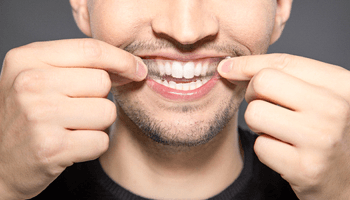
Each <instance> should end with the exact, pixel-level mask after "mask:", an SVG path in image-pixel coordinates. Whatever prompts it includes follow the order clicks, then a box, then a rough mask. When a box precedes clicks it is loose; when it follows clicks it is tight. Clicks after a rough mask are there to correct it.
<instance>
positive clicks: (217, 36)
mask: <svg viewBox="0 0 350 200" xmlns="http://www.w3.org/2000/svg"><path fill="white" fill-rule="evenodd" d="M70 2H71V4H72V8H73V14H74V17H75V20H76V22H77V25H78V27H79V28H80V29H81V30H82V32H84V33H85V34H86V35H88V36H91V37H93V38H94V39H73V40H61V41H51V42H40V43H33V44H29V45H26V46H23V47H19V48H16V49H14V50H11V51H10V52H9V53H8V54H7V56H6V57H5V61H4V64H3V71H2V73H1V77H0V108H1V109H0V121H1V123H0V136H1V138H2V140H1V141H0V160H1V162H0V163H1V164H0V177H1V178H0V194H1V195H2V196H0V197H1V198H2V199H25V198H30V197H33V196H35V195H37V194H39V193H40V192H41V191H42V190H44V189H45V188H46V187H47V186H48V184H50V182H52V181H53V180H54V179H55V178H56V177H57V176H58V175H59V174H60V173H61V172H62V171H63V170H64V169H65V168H66V167H67V166H70V165H72V164H73V163H75V162H83V161H87V160H92V159H96V158H100V162H101V164H102V167H103V168H104V170H105V171H106V173H107V174H108V175H109V176H110V177H111V178H112V179H113V180H115V181H116V182H117V183H119V184H120V185H122V186H123V187H125V188H126V189H129V190H130V191H132V192H134V193H136V194H139V195H142V196H145V197H149V198H161V199H169V198H171V199H178V198H180V199H184V198H187V199H203V198H208V197H211V196H213V195H215V194H217V193H219V192H221V191H222V190H223V189H225V188H226V187H227V186H228V185H230V184H231V183H232V182H233V181H234V180H235V179H236V178H237V176H238V175H239V173H240V171H241V169H242V164H243V163H242V156H244V152H242V151H241V149H240V148H239V138H238V136H237V132H236V131H235V130H237V109H236V108H237V105H238V104H239V103H240V102H241V100H242V98H243V96H244V95H245V98H246V100H247V102H248V103H249V105H248V109H247V111H246V114H245V116H246V121H247V124H248V125H249V126H250V128H251V129H252V130H254V131H255V132H257V133H263V134H262V135H261V136H260V137H259V138H258V139H257V141H256V144H255V147H254V150H255V152H256V154H257V155H258V157H259V159H260V160H261V161H262V162H263V163H264V164H266V165H267V166H269V167H271V168H272V169H273V170H275V171H277V172H278V173H280V174H281V175H282V177H283V178H284V179H286V180H287V181H288V182H289V183H290V184H291V186H292V188H293V190H294V191H295V192H296V194H297V195H298V197H299V198H300V199H345V198H346V197H348V196H349V195H350V194H349V188H348V185H349V183H348V179H349V177H350V172H349V170H348V169H349V167H350V166H349V165H350V160H349V159H350V157H349V153H350V150H349V149H348V146H349V142H350V141H349V134H350V133H349V132H350V130H349V127H350V126H349V115H350V106H349V102H350V93H349V91H350V83H349V80H350V73H349V71H347V70H345V69H343V68H340V67H337V66H334V65H330V64H326V63H322V62H319V61H315V60H311V59H306V58H302V57H296V56H291V55H284V54H274V55H256V54H263V53H266V51H267V48H268V46H269V45H270V44H272V43H273V42H275V41H276V40H277V39H278V37H279V36H280V34H281V33H282V30H283V28H284V25H285V23H286V21H287V20H288V17H289V13H290V8H291V4H292V2H291V0H277V1H272V0H260V1H257V0H248V1H238V0H232V1H221V2H219V3H218V2H217V1H213V0H211V1H205V2H204V1H200V0H191V1H188V0H186V1H185V0H179V1H173V0H166V1H164V0H163V1H156V0H151V1H136V0H127V1H126V0H120V1H112V0H104V1H97V0H95V1H93V0H91V1H86V0H71V1H70ZM153 5H157V7H155V6H153ZM170 10H171V12H170ZM135 13H137V15H135ZM247 13H250V14H249V15H247ZM204 22H205V23H204ZM137 44H148V45H151V47H156V48H153V49H152V48H144V47H141V46H139V45H137ZM156 44H165V46H166V48H159V46H157V45H156ZM208 44H210V45H208ZM208 46H209V47H210V48H208ZM223 46H224V47H227V46H228V47H230V49H232V48H231V47H234V49H235V51H233V52H232V51H222V50H220V49H225V48H218V47H223ZM130 47H136V48H134V49H133V50H132V54H131V53H129V52H127V51H125V50H123V49H126V50H128V51H131V48H130ZM189 47H191V48H189ZM150 52H153V53H154V52H156V53H159V54H161V53H169V54H175V55H178V56H184V57H186V56H193V55H211V56H232V57H234V58H231V59H227V60H224V61H222V62H221V63H220V65H219V67H218V71H219V73H220V75H221V76H222V77H223V78H222V79H220V80H219V82H218V83H217V85H216V86H215V88H214V89H213V90H212V91H211V92H210V93H208V95H206V96H205V97H204V98H202V99H199V100H197V101H193V102H174V101H169V100H166V99H164V98H160V97H159V96H157V95H156V94H155V93H154V92H153V91H151V90H150V89H149V87H147V85H146V84H145V81H143V80H144V79H145V77H146V75H147V68H146V66H145V65H144V63H143V62H142V61H141V59H140V58H139V57H142V56H144V55H147V54H149V53H150ZM238 52H239V53H240V54H242V55H244V56H242V57H235V56H236V55H235V54H237V53H238ZM19 58H20V59H19ZM62 58H64V59H62ZM276 83H278V84H276ZM111 89H112V91H113V94H114V95H115V97H117V100H116V102H115V103H116V104H114V103H113V102H111V101H109V100H107V99H106V96H107V94H108V92H109V91H110V90H111ZM154 102H156V103H154ZM325 105H329V106H325ZM184 107H186V108H196V109H190V112H189V111H188V109H187V112H185V111H184V109H183V108H184ZM204 107H205V109H204ZM116 108H117V109H116ZM130 109H135V110H136V111H142V112H143V114H145V115H146V117H144V116H145V115H139V116H133V115H132V113H131V112H130ZM223 110H228V112H227V113H228V116H229V117H228V119H229V120H226V121H224V122H225V127H224V128H221V129H218V130H219V131H218V132H217V135H216V136H215V137H214V138H213V139H211V140H209V141H205V143H201V144H200V145H196V146H191V145H188V144H189V142H190V141H198V139H200V138H202V136H203V134H206V133H207V131H195V129H191V127H192V126H193V124H199V127H200V128H199V129H200V130H206V129H208V126H207V124H210V123H211V122H212V121H214V120H213V116H215V114H217V113H221V112H222V111H223ZM155 111H157V112H155ZM142 112H141V113H142ZM140 116H141V117H142V118H149V119H150V120H151V121H155V122H157V121H160V120H162V121H161V123H160V124H161V126H162V127H163V129H166V130H169V131H167V132H162V135H163V136H164V138H167V139H174V140H176V141H177V143H176V144H177V145H164V144H159V143H157V142H155V141H153V140H152V139H150V138H149V137H147V134H145V133H144V132H143V131H142V129H140V127H142V126H141V125H143V124H142V123H138V122H137V120H136V119H138V118H140ZM169 116H172V119H170V117H169ZM142 118H141V119H142ZM114 122H115V123H114ZM199 122H201V123H199ZM112 123H114V124H113V126H112V128H111V131H110V133H109V135H107V134H105V133H104V132H103V130H105V129H106V128H107V127H109V126H110V125H112ZM179 125H180V126H179ZM214 125H215V123H214ZM189 133H190V134H189ZM189 135H190V136H189ZM179 141H180V143H179ZM179 144H181V145H179ZM276 150H278V151H276ZM135 166H137V167H135ZM204 174H205V175H204ZM135 183H137V184H135ZM195 183H196V184H195ZM193 191H196V192H193Z"/></svg>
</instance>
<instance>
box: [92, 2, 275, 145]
mask: <svg viewBox="0 0 350 200" xmlns="http://www.w3.org/2000/svg"><path fill="white" fill-rule="evenodd" d="M275 8H276V1H275V0H245V1H241V0H229V1H215V0H208V1H200V0H193V1H173V0H147V1H146V0H145V1H137V0H127V1H126V0H125V1H114V0H104V1H90V7H89V12H90V20H89V22H90V25H91V29H92V35H93V37H94V38H97V39H100V40H103V41H106V42H107V43H110V44H112V45H114V46H116V47H119V48H122V49H124V50H126V51H128V52H130V53H132V54H134V55H136V56H139V57H141V58H142V59H143V61H144V62H145V64H146V65H147V66H148V71H149V74H148V78H147V80H146V81H144V82H139V83H136V82H133V83H130V84H127V85H124V86H121V87H117V88H114V89H113V93H114V96H115V99H116V102H117V106H118V108H119V109H121V110H122V111H123V112H120V113H122V114H123V115H124V113H125V117H126V119H130V120H131V121H132V123H133V125H135V124H136V125H137V126H136V127H138V128H137V129H138V130H136V131H138V132H143V133H145V134H146V135H147V136H149V137H150V138H152V139H153V140H154V141H156V142H161V143H163V144H169V145H177V146H180V145H186V146H193V145H197V144H202V143H205V142H207V141H209V140H210V139H211V138H213V137H214V136H215V135H217V134H218V133H219V132H220V131H221V130H223V128H224V127H225V126H226V125H227V124H228V123H230V121H232V119H233V116H234V115H235V114H237V109H238V106H239V104H240V102H241V101H242V99H243V96H244V90H245V87H246V83H236V84H232V83H229V82H228V81H226V80H224V79H222V78H221V77H220V76H219V75H218V74H217V71H216V68H217V66H218V63H219V62H220V61H221V60H222V59H224V58H225V57H226V56H240V55H250V54H262V53H265V52H266V51H267V48H268V46H269V43H270V38H271V34H272V30H273V26H274V16H275ZM118 117H119V118H121V117H122V116H120V115H119V116H118Z"/></svg>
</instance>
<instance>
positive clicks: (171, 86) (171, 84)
mask: <svg viewBox="0 0 350 200" xmlns="http://www.w3.org/2000/svg"><path fill="white" fill-rule="evenodd" d="M169 87H170V88H173V89H175V88H176V83H175V82H174V81H169Z"/></svg>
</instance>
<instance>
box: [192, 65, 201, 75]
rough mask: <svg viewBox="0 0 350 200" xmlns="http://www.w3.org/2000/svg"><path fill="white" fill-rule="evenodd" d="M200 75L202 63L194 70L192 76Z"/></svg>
mask: <svg viewBox="0 0 350 200" xmlns="http://www.w3.org/2000/svg"><path fill="white" fill-rule="evenodd" d="M201 73H202V63H198V64H197V65H196V68H195V69H194V75H195V76H199V75H201Z"/></svg>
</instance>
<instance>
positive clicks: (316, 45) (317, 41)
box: [0, 0, 350, 126]
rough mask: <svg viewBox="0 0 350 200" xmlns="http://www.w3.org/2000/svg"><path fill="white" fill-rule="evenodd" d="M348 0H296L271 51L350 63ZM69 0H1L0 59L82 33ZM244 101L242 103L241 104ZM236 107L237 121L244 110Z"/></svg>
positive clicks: (348, 66)
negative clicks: (30, 46)
mask: <svg viewBox="0 0 350 200" xmlns="http://www.w3.org/2000/svg"><path fill="white" fill-rule="evenodd" d="M349 24H350V1H347V0H341V1H340V0H295V1H294V4H293V10H292V15H291V19H290V20H289V22H288V24H287V27H286V29H285V31H284V33H283V36H282V38H281V39H280V40H279V41H278V42H277V43H276V44H274V45H272V46H271V48H270V50H269V52H271V53H272V52H283V53H290V54H295V55H300V56H305V57H309V58H313V59H317V60H321V61H324V62H328V63H332V64H336V65H340V66H343V67H345V68H347V69H350V64H349V61H350V37H349V36H350V26H349ZM81 37H84V35H83V34H82V33H81V32H80V31H79V30H78V28H77V27H76V26H75V23H74V21H73V17H72V14H71V10H70V5H69V1H68V0H26V1H24V0H0V60H3V58H4V56H5V54H6V52H7V51H8V50H10V49H11V48H14V47H17V46H21V45H24V44H28V43H30V42H34V41H45V40H57V39H65V38H81ZM245 106H246V103H243V104H242V110H243V109H245ZM242 110H241V111H240V124H241V125H242V126H246V125H245V123H244V120H243V114H244V111H242Z"/></svg>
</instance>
